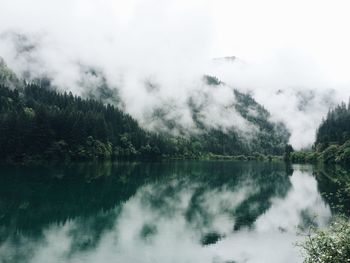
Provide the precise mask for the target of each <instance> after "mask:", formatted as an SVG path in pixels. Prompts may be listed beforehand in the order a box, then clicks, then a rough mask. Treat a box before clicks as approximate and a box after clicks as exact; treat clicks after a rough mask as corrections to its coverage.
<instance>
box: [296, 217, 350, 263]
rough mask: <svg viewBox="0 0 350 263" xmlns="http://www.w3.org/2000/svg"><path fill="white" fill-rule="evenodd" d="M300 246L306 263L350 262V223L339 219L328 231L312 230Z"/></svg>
mask: <svg viewBox="0 0 350 263" xmlns="http://www.w3.org/2000/svg"><path fill="white" fill-rule="evenodd" d="M298 245H299V246H300V247H301V248H302V250H303V255H304V263H316V262H317V263H346V262H350V221H349V220H348V219H344V218H338V219H336V220H335V221H334V222H333V223H332V224H331V225H330V226H329V227H328V228H326V229H316V228H315V229H312V231H311V233H310V234H308V235H307V237H306V239H305V241H304V242H302V243H299V244H298Z"/></svg>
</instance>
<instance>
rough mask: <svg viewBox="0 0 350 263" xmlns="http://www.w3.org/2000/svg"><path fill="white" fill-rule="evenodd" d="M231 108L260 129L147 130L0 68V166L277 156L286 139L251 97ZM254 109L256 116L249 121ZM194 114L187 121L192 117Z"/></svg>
mask: <svg viewBox="0 0 350 263" xmlns="http://www.w3.org/2000/svg"><path fill="white" fill-rule="evenodd" d="M234 93H235V96H236V99H237V103H236V104H235V109H236V110H237V111H238V112H240V114H241V115H242V116H243V117H244V118H246V119H247V120H249V121H250V122H251V123H253V124H254V125H255V126H256V127H258V130H259V132H258V133H256V135H255V136H254V138H251V139H250V140H247V139H246V138H244V137H243V136H240V134H239V132H237V131H235V130H234V129H232V130H228V131H223V130H220V129H213V128H211V129H208V128H206V127H204V126H202V124H201V123H200V122H199V121H197V126H198V127H200V128H201V132H200V133H196V134H192V135H191V134H190V135H188V136H174V135H171V134H169V133H165V132H163V133H160V132H154V131H147V130H145V129H143V128H142V127H140V126H139V124H138V123H137V121H136V120H135V119H133V118H132V117H131V116H130V115H128V114H126V113H125V112H123V111H122V110H121V109H119V108H117V107H115V106H113V105H111V104H108V103H105V102H104V101H103V100H95V99H94V98H81V97H78V96H74V95H73V94H72V93H67V92H65V93H60V92H58V91H56V89H55V87H53V86H51V84H50V81H48V80H45V79H41V80H40V81H32V82H29V83H28V82H25V81H21V80H19V79H17V77H16V75H15V74H14V73H12V72H11V71H10V70H9V69H7V68H6V67H5V66H4V65H2V68H1V70H0V145H1V148H0V160H2V161H5V162H23V161H32V160H43V159H45V160H62V159H64V160H92V159H110V158H114V159H119V158H201V157H203V156H214V158H216V157H217V156H238V155H242V156H243V155H244V156H248V155H249V156H250V157H249V158H259V156H262V155H263V154H265V155H266V154H269V155H281V154H283V149H284V146H285V144H286V142H287V141H288V137H289V133H288V132H287V130H286V129H285V127H284V126H283V125H282V124H279V123H277V124H276V123H271V122H269V120H268V119H269V113H268V112H267V111H266V110H265V109H264V108H263V107H262V106H260V105H259V104H257V103H256V102H255V101H254V99H253V98H252V97H251V96H250V95H248V94H243V93H240V92H238V91H234ZM252 107H253V108H254V109H255V111H256V112H257V114H255V115H250V114H249V109H250V108H252ZM195 115H196V109H193V118H194V120H195V119H196V116H195Z"/></svg>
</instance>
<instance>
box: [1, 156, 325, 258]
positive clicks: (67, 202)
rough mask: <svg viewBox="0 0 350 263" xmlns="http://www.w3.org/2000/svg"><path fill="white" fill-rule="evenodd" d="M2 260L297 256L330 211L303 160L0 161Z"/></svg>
mask: <svg viewBox="0 0 350 263" xmlns="http://www.w3.org/2000/svg"><path fill="white" fill-rule="evenodd" d="M1 171H2V173H1V178H0V180H1V181H0V183H1V184H0V231H1V232H0V234H1V239H0V242H1V243H0V261H1V262H39V263H40V262H88V263H89V262H91V263H92V262H208V263H209V262H271V263H274V262H301V259H300V257H299V253H298V249H297V248H295V246H294V242H295V241H296V240H297V235H296V233H297V228H296V227H297V226H304V227H307V226H308V225H309V224H310V222H312V223H314V224H317V225H320V226H322V225H325V224H327V223H328V221H329V220H330V217H331V210H330V208H329V206H328V205H327V204H326V203H325V201H324V199H323V198H322V196H321V195H320V192H319V190H318V184H317V181H316V179H315V177H314V176H313V174H312V169H311V168H310V167H294V171H293V170H291V169H290V167H285V165H284V164H282V163H265V164H264V163H253V162H249V163H240V162H177V163H176V162H171V163H135V164H100V165H97V164H91V165H72V166H69V167H54V168H46V169H44V168H42V167H40V168H39V167H38V168H17V169H14V168H1Z"/></svg>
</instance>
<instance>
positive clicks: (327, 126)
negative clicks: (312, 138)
mask: <svg viewBox="0 0 350 263" xmlns="http://www.w3.org/2000/svg"><path fill="white" fill-rule="evenodd" d="M349 139H350V103H349V105H348V106H346V104H345V103H342V104H340V105H339V106H337V107H336V108H335V109H333V110H331V111H329V112H328V115H327V118H326V119H325V120H323V122H322V124H321V125H320V127H319V128H318V130H317V135H316V145H317V144H320V146H321V150H324V149H322V148H323V147H327V146H328V145H330V144H334V143H337V144H343V143H344V142H346V141H347V140H349Z"/></svg>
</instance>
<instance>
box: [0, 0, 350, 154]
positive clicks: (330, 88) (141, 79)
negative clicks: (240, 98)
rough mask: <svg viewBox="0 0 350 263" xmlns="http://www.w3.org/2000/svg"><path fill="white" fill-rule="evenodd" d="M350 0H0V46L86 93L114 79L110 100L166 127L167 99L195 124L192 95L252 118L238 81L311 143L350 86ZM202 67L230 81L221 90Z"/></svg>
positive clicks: (14, 62)
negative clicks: (237, 104)
mask: <svg viewBox="0 0 350 263" xmlns="http://www.w3.org/2000/svg"><path fill="white" fill-rule="evenodd" d="M331 4H332V5H331ZM330 5H331V6H330ZM346 5H347V3H346V2H345V1H308V3H305V2H304V1H284V2H283V3H281V1H272V0H270V1H264V3H261V2H260V1H235V2H232V1H225V0H220V1H196V0H192V1H184V0H179V1H174V0H172V1H166V2H164V1H157V0H149V1H137V0H132V1H127V2H125V1H112V0H102V1H96V0H95V1H94V0H84V1H83V0H70V1H68V0H63V1H50V2H48V1H44V0H33V1H30V2H29V1H24V0H12V1H11V2H9V1H5V0H0V10H2V15H1V19H0V56H1V57H3V58H4V59H5V61H6V63H7V64H8V65H9V67H10V68H12V69H13V70H14V71H15V72H16V73H17V74H19V75H21V76H22V77H25V78H28V79H31V78H37V77H43V76H45V77H49V78H50V79H51V80H52V84H53V85H55V86H57V87H58V88H59V89H60V90H69V91H72V92H73V93H74V94H77V95H82V96H87V95H91V94H96V93H98V92H99V88H100V87H103V86H108V87H110V88H111V89H112V94H113V96H115V97H117V98H110V102H112V103H119V106H120V107H123V108H124V109H125V110H126V111H127V112H128V113H130V114H131V115H132V116H134V117H135V118H136V119H138V120H139V121H140V123H141V124H142V125H143V126H145V127H147V128H150V129H158V130H159V129H160V130H161V129H164V127H163V126H162V124H161V123H158V122H157V121H156V120H154V119H152V116H153V113H154V112H157V111H159V110H161V111H162V112H161V113H162V115H163V117H164V118H165V119H166V120H170V121H173V120H176V122H177V123H178V125H179V126H181V129H182V130H193V129H195V126H194V123H193V120H192V118H191V114H190V110H189V107H188V101H189V98H191V99H192V100H194V103H197V104H201V103H202V101H203V100H204V101H206V103H207V104H206V108H205V110H204V116H203V120H205V122H206V123H207V124H208V125H211V126H214V127H219V128H223V129H226V128H230V127H231V126H235V127H239V128H240V129H241V130H242V131H244V132H247V131H249V130H251V129H254V127H250V126H249V124H247V123H245V121H244V120H243V119H242V118H241V117H240V116H239V114H237V112H235V110H233V109H230V110H228V106H230V105H232V103H234V100H235V97H234V94H233V92H232V90H233V88H236V89H238V90H241V91H244V92H249V93H251V94H252V96H253V97H254V98H255V99H256V100H257V101H258V102H259V103H260V104H262V105H264V107H265V108H266V109H267V110H269V111H270V112H271V114H272V117H271V118H272V119H273V120H275V121H283V122H284V123H285V124H286V126H287V128H288V129H289V130H290V132H291V138H290V142H291V143H292V144H293V146H295V147H296V148H302V147H308V146H310V145H311V144H312V143H313V141H314V138H315V132H316V128H317V126H318V125H319V123H320V121H321V120H322V117H324V116H325V114H326V113H327V111H328V109H329V108H330V107H332V106H334V105H335V104H336V103H339V102H340V101H344V100H345V101H347V100H348V97H349V96H350V77H349V76H348V72H347V68H349V64H350V52H349V50H348V46H349V44H350V40H349V39H348V37H347V36H345V35H346V34H345V32H346V31H344V30H346V28H347V25H348V24H349V22H350V21H349V20H350V19H349V18H348V16H347V14H346V12H345V10H346V8H344V7H346ZM315 6H316V7H317V8H315ZM325 17H327V19H325ZM233 55H234V56H237V59H234V60H232V59H214V58H220V57H224V56H233ZM204 74H208V75H215V76H217V77H218V78H219V79H220V80H221V81H222V82H224V83H225V84H226V85H221V86H219V87H218V88H217V89H215V90H212V89H210V87H208V85H206V84H205V83H204V82H203V78H202V76H203V75H204Z"/></svg>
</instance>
